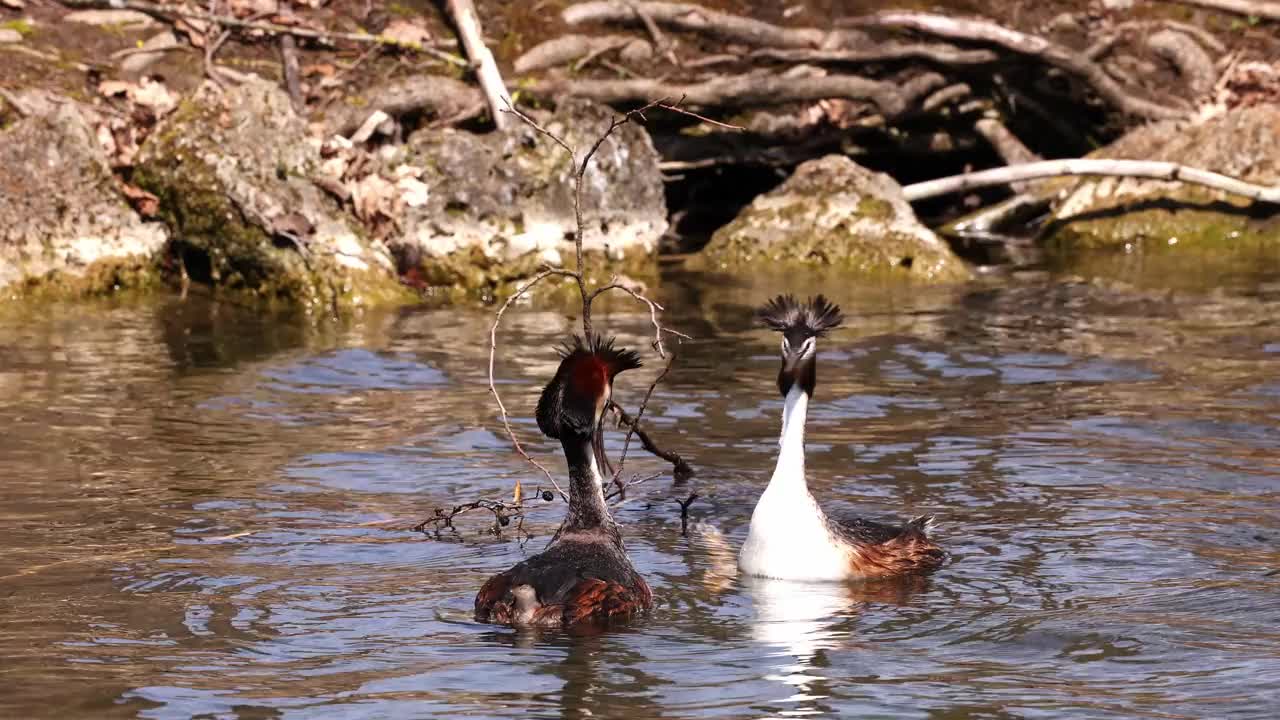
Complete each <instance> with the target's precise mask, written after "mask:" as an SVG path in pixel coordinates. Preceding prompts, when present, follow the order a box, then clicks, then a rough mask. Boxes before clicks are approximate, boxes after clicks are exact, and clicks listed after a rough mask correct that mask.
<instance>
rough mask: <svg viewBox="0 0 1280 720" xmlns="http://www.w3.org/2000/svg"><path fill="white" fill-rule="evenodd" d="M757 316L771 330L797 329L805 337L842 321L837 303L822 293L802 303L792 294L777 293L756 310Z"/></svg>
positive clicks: (842, 317)
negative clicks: (777, 294)
mask: <svg viewBox="0 0 1280 720" xmlns="http://www.w3.org/2000/svg"><path fill="white" fill-rule="evenodd" d="M756 318H758V319H759V320H760V323H761V324H763V325H764V326H766V327H768V328H769V329H770V330H776V331H778V332H781V333H788V332H797V331H798V332H800V333H802V334H804V335H808V336H821V335H823V334H825V333H826V332H827V331H828V330H831V329H834V328H837V327H839V326H840V323H842V322H844V315H843V314H841V312H840V306H839V305H835V304H832V303H831V301H829V300H827V299H826V298H825V297H823V296H822V295H818V296H816V297H812V298H809V300H807V301H806V302H803V303H802V302H800V301H799V300H796V298H795V297H794V296H793V295H789V294H788V295H779V296H777V297H775V298H773V299H772V300H770V301H769V302H767V303H765V304H764V307H762V308H760V309H759V310H757V311H756Z"/></svg>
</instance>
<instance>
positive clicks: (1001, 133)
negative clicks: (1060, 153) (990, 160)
mask: <svg viewBox="0 0 1280 720" xmlns="http://www.w3.org/2000/svg"><path fill="white" fill-rule="evenodd" d="M973 129H974V130H975V131H976V132H977V133H978V134H979V135H981V136H982V137H983V139H984V140H986V141H987V142H988V143H990V144H991V148H992V149H993V150H995V151H996V154H997V155H999V156H1000V159H1001V160H1004V161H1005V163H1006V164H1008V165H1022V164H1025V163H1032V162H1036V161H1037V160H1039V159H1040V156H1039V155H1037V154H1035V153H1034V152H1032V151H1031V150H1030V149H1028V148H1027V146H1026V145H1023V144H1022V141H1021V140H1019V139H1018V136H1017V135H1014V134H1013V133H1011V132H1009V128H1007V127H1005V126H1004V123H1002V122H1000V121H999V120H997V119H995V118H982V119H980V120H978V121H977V122H975V123H974V124H973Z"/></svg>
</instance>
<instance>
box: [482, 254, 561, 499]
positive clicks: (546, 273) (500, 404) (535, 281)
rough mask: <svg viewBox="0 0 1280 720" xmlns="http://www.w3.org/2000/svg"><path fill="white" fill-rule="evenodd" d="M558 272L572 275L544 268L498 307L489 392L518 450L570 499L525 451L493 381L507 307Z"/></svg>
mask: <svg viewBox="0 0 1280 720" xmlns="http://www.w3.org/2000/svg"><path fill="white" fill-rule="evenodd" d="M556 274H568V275H572V273H570V272H569V271H567V270H565V271H560V272H559V273H557V271H555V270H551V269H548V270H543V271H542V272H540V273H538V274H537V275H534V276H533V279H532V280H530V281H529V282H527V283H525V284H524V285H522V286H520V288H519V289H518V290H516V291H515V293H513V294H512V295H511V297H509V298H507V300H506V302H504V303H502V306H501V307H499V308H498V312H497V313H495V314H494V316H493V325H492V326H491V327H490V328H489V392H490V393H493V399H494V400H496V401H497V403H498V410H499V411H500V412H501V413H502V426H503V427H505V428H506V429H507V437H509V438H511V444H512V445H514V446H515V449H516V452H518V453H520V456H521V457H523V458H524V459H525V460H528V461H529V463H530V464H532V465H533V466H534V467H536V468H538V469H539V470H541V471H542V474H543V475H546V476H547V480H548V481H550V482H551V485H552V487H554V488H555V489H556V491H557V492H559V493H560V497H562V498H564V499H565V500H568V499H569V495H568V494H567V493H566V492H565V491H564V490H563V489H561V488H560V484H559V483H557V482H556V479H555V478H554V477H552V475H551V471H550V470H548V469H547V467H546V466H545V465H543V464H542V463H540V462H538V461H537V460H534V459H533V457H532V456H531V455H529V453H527V452H525V450H524V446H523V445H521V444H520V440H519V438H517V437H516V433H515V431H514V430H512V429H511V419H510V418H509V417H508V416H507V406H506V404H505V403H503V402H502V396H501V395H499V394H498V386H497V385H496V384H494V381H493V360H494V356H495V355H497V353H498V324H499V323H501V322H502V314H503V313H505V312H506V311H507V308H509V307H511V303H513V302H515V301H516V300H517V299H518V298H519V297H520V296H521V295H524V294H525V293H526V292H528V291H529V289H530V288H532V287H533V286H534V285H537V284H538V283H540V282H542V281H543V280H544V279H546V278H547V277H550V276H551V275H556ZM516 492H517V493H519V492H520V481H519V480H517V481H516Z"/></svg>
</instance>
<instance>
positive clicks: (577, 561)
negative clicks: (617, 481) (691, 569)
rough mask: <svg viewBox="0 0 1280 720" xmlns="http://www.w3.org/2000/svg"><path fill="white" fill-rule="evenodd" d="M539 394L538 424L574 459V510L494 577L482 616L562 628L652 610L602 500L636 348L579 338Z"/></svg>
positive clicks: (485, 591) (483, 594)
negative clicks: (620, 386)
mask: <svg viewBox="0 0 1280 720" xmlns="http://www.w3.org/2000/svg"><path fill="white" fill-rule="evenodd" d="M560 354H561V356H562V357H563V359H562V360H561V361H560V368H559V369H558V370H557V371H556V376H555V377H554V378H553V379H552V380H551V382H550V383H548V384H547V386H546V388H544V389H543V391H542V397H541V398H540V399H539V400H538V410H537V417H538V427H539V428H540V429H541V430H542V432H543V434H545V435H546V436H547V437H550V438H554V439H558V440H559V441H560V444H561V445H562V446H563V447H564V456H565V459H566V460H567V461H568V463H569V512H568V514H567V515H566V516H565V519H564V522H563V523H562V524H561V525H560V529H559V530H557V531H556V534H555V536H554V537H553V538H552V539H551V543H550V544H548V545H547V549H546V550H543V551H542V552H541V553H539V554H537V555H534V556H533V557H531V558H529V559H528V560H525V561H524V562H522V563H519V564H518V565H516V566H515V567H513V568H511V569H510V570H508V571H506V572H504V573H499V574H497V575H494V576H493V577H491V578H489V580H488V582H486V583H485V584H484V586H483V587H481V588H480V592H479V593H477V594H476V619H477V620H479V621H480V622H496V623H503V624H507V625H517V626H542V627H559V626H569V625H576V624H579V623H592V622H607V621H609V620H620V619H626V618H629V617H631V616H632V615H634V614H636V613H638V612H641V611H644V610H647V609H649V607H650V605H652V604H653V594H652V593H651V592H650V591H649V586H648V584H647V583H645V581H644V578H642V577H640V574H639V573H637V572H636V570H635V568H634V567H632V565H631V560H630V559H629V558H628V557H627V553H626V550H624V549H623V547H622V533H621V531H620V530H619V528H618V524H617V523H615V522H614V520H613V517H612V516H610V515H609V508H608V507H607V506H606V505H605V501H604V479H603V478H602V477H601V475H600V468H601V467H608V461H607V459H606V458H605V456H604V443H603V436H602V419H603V416H604V408H605V406H606V405H607V404H608V402H609V398H610V396H611V395H612V393H613V379H614V377H616V376H617V374H618V373H620V372H622V371H624V370H632V369H634V368H638V367H640V356H639V355H637V354H636V353H635V352H634V351H632V350H622V349H614V347H613V340H611V339H610V340H604V339H602V338H601V337H600V336H599V335H596V336H594V339H593V340H590V341H588V342H584V341H583V339H582V338H580V337H578V336H574V338H573V341H572V342H571V343H566V344H565V346H564V348H563V349H562V350H561V352H560Z"/></svg>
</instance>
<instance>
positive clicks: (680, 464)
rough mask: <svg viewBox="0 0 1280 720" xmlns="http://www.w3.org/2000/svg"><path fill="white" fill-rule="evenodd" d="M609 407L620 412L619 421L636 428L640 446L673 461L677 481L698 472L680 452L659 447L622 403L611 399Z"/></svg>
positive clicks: (670, 461)
mask: <svg viewBox="0 0 1280 720" xmlns="http://www.w3.org/2000/svg"><path fill="white" fill-rule="evenodd" d="M609 407H611V408H613V411H614V412H616V413H618V421H619V422H621V423H622V424H623V425H626V426H627V427H630V428H632V429H634V430H635V433H636V437H638V438H640V447H642V448H644V449H645V452H648V453H649V454H650V455H654V456H656V457H659V458H662V459H663V460H666V461H667V462H669V463H671V465H672V469H673V474H674V476H675V479H676V481H677V482H683V481H685V480H688V479H689V478H691V477H693V476H694V475H695V474H696V473H695V472H694V469H693V466H692V465H690V464H689V462H688V461H687V460H685V459H684V458H683V457H681V456H680V454H679V453H677V452H674V451H672V450H663V449H662V448H660V447H658V446H657V444H656V443H654V442H653V438H651V437H649V433H647V432H645V431H644V428H642V427H640V425H639V423H637V422H636V421H635V418H633V417H631V416H630V415H629V414H627V411H626V410H623V409H622V406H621V405H618V404H617V403H615V402H613V401H610V402H609Z"/></svg>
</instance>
